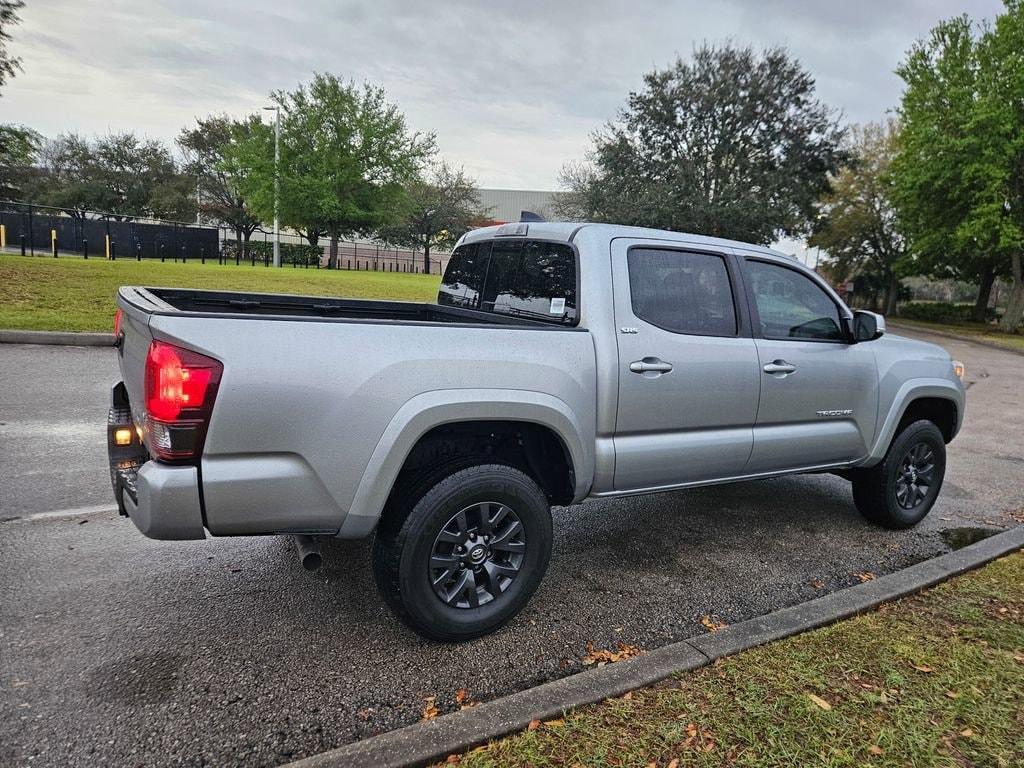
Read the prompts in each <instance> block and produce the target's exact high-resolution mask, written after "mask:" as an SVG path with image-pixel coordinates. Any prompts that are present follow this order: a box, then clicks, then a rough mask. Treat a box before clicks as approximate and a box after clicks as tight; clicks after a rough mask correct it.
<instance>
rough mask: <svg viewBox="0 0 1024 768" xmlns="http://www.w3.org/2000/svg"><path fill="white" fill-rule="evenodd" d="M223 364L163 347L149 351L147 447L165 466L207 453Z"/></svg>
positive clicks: (158, 345) (155, 344)
mask: <svg viewBox="0 0 1024 768" xmlns="http://www.w3.org/2000/svg"><path fill="white" fill-rule="evenodd" d="M223 370H224V368H223V366H222V365H221V364H220V362H219V361H217V360H214V359H213V358H212V357H207V356H206V355H201V354H199V353H198V352H193V351H192V350H190V349H183V348H181V347H176V346H174V345H172V344H167V343H166V342H162V341H154V342H153V343H152V344H150V345H149V354H148V355H147V356H146V373H145V395H146V398H145V399H146V414H147V426H148V428H149V429H148V435H147V438H148V439H147V444H148V446H149V449H150V452H152V453H153V454H154V455H155V456H156V457H157V458H160V459H164V460H166V461H171V460H189V459H196V458H198V457H199V454H200V453H201V452H202V449H203V440H204V438H205V437H206V427H207V424H208V423H209V419H210V414H211V413H212V411H213V400H214V398H215V397H216V394H217V386H218V384H219V383H220V376H221V372H222V371H223Z"/></svg>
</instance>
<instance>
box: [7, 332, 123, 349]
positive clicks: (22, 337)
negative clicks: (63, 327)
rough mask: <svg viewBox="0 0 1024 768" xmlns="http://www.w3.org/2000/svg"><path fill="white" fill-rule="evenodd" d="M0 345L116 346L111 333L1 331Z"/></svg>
mask: <svg viewBox="0 0 1024 768" xmlns="http://www.w3.org/2000/svg"><path fill="white" fill-rule="evenodd" d="M0 344H60V345H63V346H65V347H112V346H114V336H113V334H110V333H73V332H71V331H7V330H0Z"/></svg>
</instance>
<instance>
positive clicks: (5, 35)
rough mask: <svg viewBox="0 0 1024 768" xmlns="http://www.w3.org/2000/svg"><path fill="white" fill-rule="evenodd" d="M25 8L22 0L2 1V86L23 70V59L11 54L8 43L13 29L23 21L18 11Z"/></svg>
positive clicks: (0, 77)
mask: <svg viewBox="0 0 1024 768" xmlns="http://www.w3.org/2000/svg"><path fill="white" fill-rule="evenodd" d="M24 7H25V3H24V2H22V0H0V86H2V85H3V84H4V83H5V82H7V81H8V80H10V79H11V78H12V77H14V76H15V75H16V74H17V73H18V71H19V70H20V69H21V59H19V58H17V57H15V56H12V55H11V54H10V52H9V51H8V50H7V43H8V42H9V41H10V39H11V32H10V29H11V27H13V26H14V25H15V24H18V23H19V22H20V21H21V19H20V18H19V17H18V11H19V10H21V9H22V8H24Z"/></svg>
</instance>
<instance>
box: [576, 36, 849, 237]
mask: <svg viewBox="0 0 1024 768" xmlns="http://www.w3.org/2000/svg"><path fill="white" fill-rule="evenodd" d="M842 136H843V131H842V130H841V129H840V128H839V126H838V123H837V120H836V118H835V116H834V113H833V112H832V110H830V109H829V108H828V107H826V106H825V105H824V104H822V103H821V102H820V101H819V100H818V99H817V98H816V96H815V90H814V79H813V78H812V77H811V76H810V74H808V73H807V72H806V71H805V70H804V69H803V67H802V66H801V65H800V64H799V62H797V61H796V60H795V59H793V58H792V57H791V56H790V55H789V54H788V53H787V52H786V51H785V50H784V49H781V48H771V49H768V50H765V51H764V52H763V53H761V54H757V53H755V52H754V51H753V49H751V48H749V47H744V48H740V47H735V46H732V45H725V46H722V47H713V46H709V45H704V46H702V47H700V48H699V49H697V50H696V51H695V52H694V54H693V58H692V60H691V61H690V62H685V61H683V60H681V59H679V60H677V61H676V62H675V64H674V65H673V66H671V67H669V68H668V69H665V70H659V71H654V72H651V73H649V74H647V75H646V76H645V77H644V88H643V89H642V90H641V91H638V92H634V93H631V94H630V95H629V99H628V102H627V106H626V107H625V108H624V109H622V110H621V111H620V113H619V116H618V119H617V121H615V122H612V123H609V124H608V125H607V126H606V127H605V128H604V129H603V130H601V131H599V132H597V133H596V134H595V135H594V137H593V139H594V149H593V152H592V154H591V158H590V159H591V164H590V165H583V166H581V165H571V166H568V167H567V168H566V169H565V172H564V173H563V178H562V181H563V184H564V185H565V186H566V187H568V189H569V192H568V193H567V194H565V195H563V196H562V197H561V198H560V199H559V200H558V202H557V209H558V210H559V212H560V213H561V214H562V215H565V214H567V213H568V214H570V215H571V214H575V217H579V218H587V219H594V220H599V221H614V222H618V223H622V224H635V225H641V226H651V227H661V228H666V229H674V230H683V231H690V232H698V233H702V234H707V235H717V236H721V237H732V238H737V239H741V240H747V241H750V242H755V243H768V242H771V241H772V240H774V239H775V238H776V237H777V236H778V235H780V234H787V235H796V234H800V233H804V232H806V231H807V230H808V228H809V224H810V221H811V220H812V219H813V214H814V205H815V202H816V201H817V199H818V197H819V195H820V194H821V193H822V192H824V191H825V190H827V188H828V174H829V173H831V172H834V171H836V170H837V169H838V166H839V164H840V162H841V161H842V159H843V153H842V151H841V149H840V146H839V144H840V141H841V139H842Z"/></svg>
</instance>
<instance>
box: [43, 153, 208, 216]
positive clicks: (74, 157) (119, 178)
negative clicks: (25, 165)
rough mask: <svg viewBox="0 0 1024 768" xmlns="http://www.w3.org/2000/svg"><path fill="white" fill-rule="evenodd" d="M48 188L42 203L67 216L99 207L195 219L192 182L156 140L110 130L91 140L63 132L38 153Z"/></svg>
mask: <svg viewBox="0 0 1024 768" xmlns="http://www.w3.org/2000/svg"><path fill="white" fill-rule="evenodd" d="M41 161H42V165H43V170H44V172H45V173H46V175H47V180H48V186H49V189H48V190H47V192H46V193H45V194H44V195H43V197H42V200H41V202H43V203H46V204H48V205H53V206H57V207H59V208H63V209H64V210H65V211H67V212H68V213H70V214H71V215H77V216H83V215H84V214H85V212H86V211H90V210H91V211H102V212H104V213H106V214H108V215H110V217H111V218H113V219H124V218H129V217H132V216H152V217H156V218H170V219H178V220H188V219H194V218H195V212H196V207H195V199H194V195H195V182H194V180H192V179H190V178H189V177H187V176H184V175H183V174H181V173H180V172H179V170H178V167H177V165H176V164H175V162H174V158H173V156H172V155H171V153H170V150H168V149H167V147H166V146H164V145H163V144H161V143H160V142H159V141H156V140H154V139H139V138H138V137H137V136H135V134H133V133H112V134H110V135H108V136H103V137H100V138H99V139H96V140H95V141H89V140H87V139H85V138H83V137H81V136H78V135H76V134H62V135H60V136H58V137H57V138H56V139H55V140H53V141H51V142H48V143H47V144H46V146H44V148H43V150H42V152H41Z"/></svg>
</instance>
